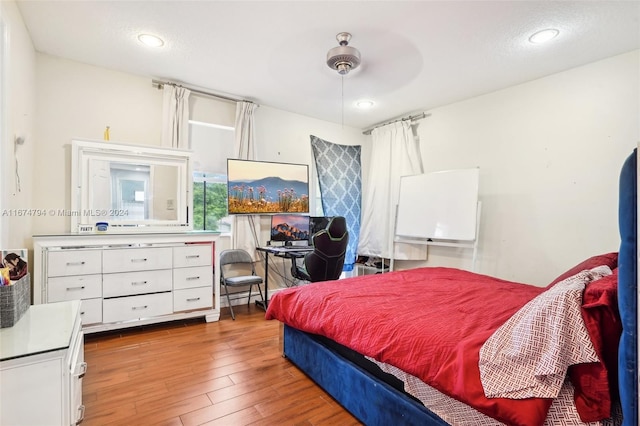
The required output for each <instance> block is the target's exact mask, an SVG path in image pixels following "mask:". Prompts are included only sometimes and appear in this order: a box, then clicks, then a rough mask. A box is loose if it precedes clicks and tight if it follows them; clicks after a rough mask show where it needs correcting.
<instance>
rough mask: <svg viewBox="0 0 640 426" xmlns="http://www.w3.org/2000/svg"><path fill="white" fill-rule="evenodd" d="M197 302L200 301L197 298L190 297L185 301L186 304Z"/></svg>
mask: <svg viewBox="0 0 640 426" xmlns="http://www.w3.org/2000/svg"><path fill="white" fill-rule="evenodd" d="M198 300H200V298H199V297H192V298H190V299H187V302H197V301H198Z"/></svg>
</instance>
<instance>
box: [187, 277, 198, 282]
mask: <svg viewBox="0 0 640 426" xmlns="http://www.w3.org/2000/svg"><path fill="white" fill-rule="evenodd" d="M199 279H200V277H199V276H198V277H187V281H189V280H199Z"/></svg>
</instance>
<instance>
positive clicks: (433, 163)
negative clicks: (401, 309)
mask: <svg viewBox="0 0 640 426" xmlns="http://www.w3.org/2000/svg"><path fill="white" fill-rule="evenodd" d="M639 69H640V53H639V51H635V52H631V53H627V54H623V55H620V56H616V57H613V58H609V59H606V60H603V61H599V62H596V63H592V64H589V65H586V66H582V67H579V68H575V69H572V70H569V71H566V72H562V73H559V74H555V75H552V76H549V77H546V78H542V79H539V80H535V81H531V82H528V83H526V84H521V85H518V86H515V87H511V88H508V89H505V90H501V91H498V92H495V93H491V94H487V95H484V96H480V97H476V98H473V99H469V100H466V101H464V102H458V103H456V104H452V105H448V106H445V107H442V108H437V109H434V110H432V111H429V112H431V114H432V115H431V116H430V117H428V118H426V119H425V120H422V121H421V124H420V126H419V128H418V133H419V135H420V138H421V149H422V155H423V159H424V164H425V171H427V172H430V171H436V170H447V169H457V168H469V167H476V166H478V167H480V199H481V201H482V220H481V230H480V240H479V259H478V264H477V266H478V268H477V269H478V271H479V272H481V273H485V274H490V275H495V276H498V277H501V278H504V279H508V280H514V281H522V282H528V283H531V284H537V285H546V284H548V283H549V282H550V281H551V280H552V279H553V278H555V277H556V276H557V275H559V274H560V273H561V272H563V271H565V270H566V269H568V268H569V267H570V266H573V265H574V264H576V263H578V262H580V261H581V260H583V259H586V258H587V257H589V256H592V255H595V254H600V253H605V252H609V251H617V250H618V245H619V236H618V228H617V226H618V222H617V208H618V204H617V203H618V176H619V171H620V167H621V165H622V163H623V161H624V159H625V158H626V157H627V156H628V155H629V154H630V153H631V151H632V150H633V148H634V147H635V146H636V144H637V143H638V141H640V133H639V131H640V125H639V123H640V97H639V96H638V94H639V92H640V84H639V80H640V75H639V72H638V70H639ZM470 258H471V253H470V251H469V250H458V249H445V248H441V247H437V248H436V247H430V248H429V258H428V261H427V265H431V266H433V265H449V266H462V267H467V268H468V267H470ZM408 266H412V264H411V263H403V262H400V267H408Z"/></svg>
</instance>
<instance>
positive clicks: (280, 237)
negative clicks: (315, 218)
mask: <svg viewBox="0 0 640 426" xmlns="http://www.w3.org/2000/svg"><path fill="white" fill-rule="evenodd" d="M270 239H271V241H284V242H285V244H287V243H291V242H292V241H308V240H309V216H306V215H305V216H303V215H293V214H274V215H273V216H271V237H270Z"/></svg>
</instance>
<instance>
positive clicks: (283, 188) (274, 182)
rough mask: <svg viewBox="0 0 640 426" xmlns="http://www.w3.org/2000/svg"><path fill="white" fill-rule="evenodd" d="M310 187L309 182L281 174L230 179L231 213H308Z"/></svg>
mask: <svg viewBox="0 0 640 426" xmlns="http://www.w3.org/2000/svg"><path fill="white" fill-rule="evenodd" d="M308 188H309V185H308V184H307V183H306V182H302V181H299V180H285V179H282V178H279V177H266V178H261V179H257V180H254V181H229V188H228V190H229V213H279V212H287V213H307V212H309V189H308Z"/></svg>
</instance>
